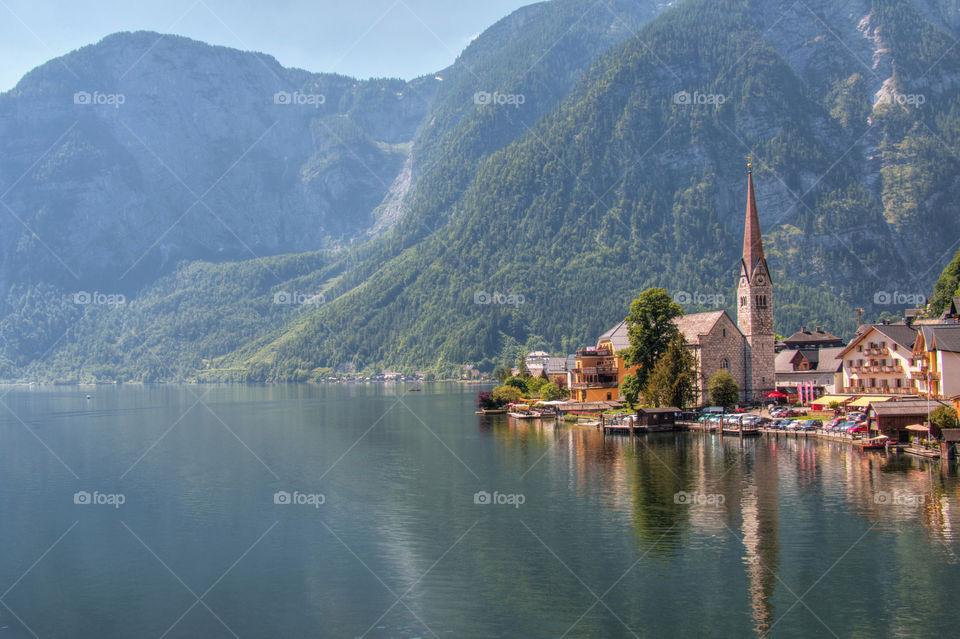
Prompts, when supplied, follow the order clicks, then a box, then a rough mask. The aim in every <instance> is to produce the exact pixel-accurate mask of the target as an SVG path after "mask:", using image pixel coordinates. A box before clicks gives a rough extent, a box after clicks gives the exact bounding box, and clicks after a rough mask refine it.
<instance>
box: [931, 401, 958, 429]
mask: <svg viewBox="0 0 960 639" xmlns="http://www.w3.org/2000/svg"><path fill="white" fill-rule="evenodd" d="M930 423H931V424H933V425H934V426H937V427H939V428H940V430H943V429H944V428H957V412H956V411H955V410H953V409H952V408H951V407H949V406H940V407H939V408H937V410H935V411H933V412H932V413H930Z"/></svg>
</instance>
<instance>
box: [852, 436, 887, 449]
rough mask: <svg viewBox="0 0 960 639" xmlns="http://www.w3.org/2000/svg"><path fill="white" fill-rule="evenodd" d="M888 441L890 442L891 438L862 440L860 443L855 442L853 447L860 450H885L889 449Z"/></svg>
mask: <svg viewBox="0 0 960 639" xmlns="http://www.w3.org/2000/svg"><path fill="white" fill-rule="evenodd" d="M888 441H890V438H889V437H887V436H886V435H879V436H877V437H872V438H870V439H861V440H860V441H857V442H854V443H853V445H854V446H856V447H857V448H859V449H860V450H883V449H884V448H886V447H887V442H888Z"/></svg>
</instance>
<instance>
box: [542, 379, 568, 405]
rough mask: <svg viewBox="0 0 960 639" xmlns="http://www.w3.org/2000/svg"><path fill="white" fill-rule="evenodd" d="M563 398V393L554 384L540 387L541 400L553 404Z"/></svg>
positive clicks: (549, 383)
mask: <svg viewBox="0 0 960 639" xmlns="http://www.w3.org/2000/svg"><path fill="white" fill-rule="evenodd" d="M561 397H563V391H562V390H560V387H559V386H557V385H556V384H554V383H553V382H547V383H546V384H544V385H543V386H541V387H540V399H542V400H544V401H546V402H552V401H553V400H555V399H560V398H561Z"/></svg>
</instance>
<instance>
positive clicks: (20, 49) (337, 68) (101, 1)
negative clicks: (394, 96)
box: [0, 0, 533, 91]
mask: <svg viewBox="0 0 960 639" xmlns="http://www.w3.org/2000/svg"><path fill="white" fill-rule="evenodd" d="M532 2H533V0H339V1H338V0H315V1H313V2H310V1H308V0H270V1H261V2H254V1H251V0H234V1H231V0H132V1H131V0H0V60H3V63H2V65H0V91H6V90H8V89H11V88H12V87H13V86H14V85H16V83H17V82H18V81H19V79H20V78H21V77H22V76H23V75H24V74H25V73H26V72H27V71H29V70H30V69H33V68H34V67H37V66H39V65H41V64H43V63H44V62H46V61H48V60H50V59H52V58H55V57H58V56H61V55H63V54H65V53H68V52H70V51H72V50H74V49H77V48H80V47H82V46H84V45H87V44H93V43H95V42H98V41H99V40H100V39H102V38H103V37H104V36H106V35H109V34H111V33H115V32H117V31H137V30H150V31H157V32H159V33H174V34H177V35H183V36H187V37H188V38H193V39H195V40H201V41H203V42H207V43H210V44H219V45H224V46H229V47H234V48H237V49H243V50H252V51H261V52H263V53H267V54H270V55H272V56H273V57H275V58H276V59H277V60H278V61H279V62H280V63H281V64H282V65H284V66H287V67H300V68H302V69H306V70H308V71H313V72H335V73H342V74H344V75H350V76H354V77H358V78H369V77H400V78H404V79H410V78H414V77H417V76H420V75H424V74H427V73H431V72H433V71H439V70H440V69H443V68H444V67H446V66H448V65H449V64H450V63H452V62H453V61H454V59H455V58H456V56H457V55H458V54H459V53H460V51H462V50H463V48H464V47H465V46H466V45H467V44H468V43H469V42H470V40H472V39H473V38H475V37H476V36H477V35H479V33H480V32H481V31H483V30H484V29H486V28H487V27H489V26H490V25H492V24H493V23H494V22H496V21H497V20H499V19H500V18H502V17H504V16H505V15H507V14H509V13H510V12H511V11H513V10H515V9H517V8H519V7H521V6H523V5H526V4H531V3H532Z"/></svg>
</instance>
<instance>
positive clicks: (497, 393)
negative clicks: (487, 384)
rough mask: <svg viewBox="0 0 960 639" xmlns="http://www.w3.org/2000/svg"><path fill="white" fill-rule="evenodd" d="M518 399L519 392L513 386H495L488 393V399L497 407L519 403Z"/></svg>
mask: <svg viewBox="0 0 960 639" xmlns="http://www.w3.org/2000/svg"><path fill="white" fill-rule="evenodd" d="M520 397H521V394H520V391H519V390H518V389H516V388H514V387H513V386H497V387H496V388H494V389H493V390H492V391H491V392H490V399H492V400H493V401H494V402H495V403H496V404H497V405H498V406H503V405H504V404H512V403H513V402H517V401H520Z"/></svg>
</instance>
